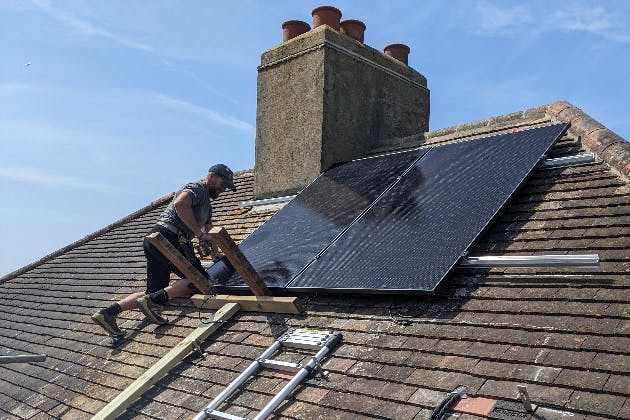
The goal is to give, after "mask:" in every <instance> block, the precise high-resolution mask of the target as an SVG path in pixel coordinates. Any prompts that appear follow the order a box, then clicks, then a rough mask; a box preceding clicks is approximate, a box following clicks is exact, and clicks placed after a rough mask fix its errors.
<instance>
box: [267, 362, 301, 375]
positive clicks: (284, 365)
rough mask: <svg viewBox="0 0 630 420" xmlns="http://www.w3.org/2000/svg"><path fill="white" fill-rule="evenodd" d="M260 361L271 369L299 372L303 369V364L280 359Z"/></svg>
mask: <svg viewBox="0 0 630 420" xmlns="http://www.w3.org/2000/svg"><path fill="white" fill-rule="evenodd" d="M258 363H260V364H261V366H264V367H266V368H269V369H278V370H288V371H290V372H298V371H299V370H300V369H302V365H301V364H298V363H290V362H282V361H280V360H271V359H260V360H259V361H258Z"/></svg>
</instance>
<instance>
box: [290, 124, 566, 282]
mask: <svg viewBox="0 0 630 420" xmlns="http://www.w3.org/2000/svg"><path fill="white" fill-rule="evenodd" d="M567 127H568V124H556V125H550V126H546V127H539V128H533V129H529V130H522V131H519V132H515V133H506V134H502V135H497V136H492V137H488V138H484V139H478V140H469V141H465V142H459V143H452V144H447V145H443V146H436V147H434V148H432V149H431V150H430V151H429V152H428V153H427V154H425V155H424V156H423V157H422V158H421V159H420V160H418V161H416V163H415V164H414V166H417V167H419V168H425V169H426V168H427V166H428V165H431V161H432V157H435V156H436V155H440V154H442V155H444V154H448V153H449V149H451V151H452V149H458V148H463V149H471V148H472V149H474V148H475V147H477V148H479V146H482V143H478V142H485V145H486V146H488V147H490V148H492V147H498V146H499V145H500V143H501V141H502V140H503V141H504V142H510V141H513V142H516V143H514V144H513V146H514V147H523V148H525V147H526V148H527V149H529V150H525V152H531V156H529V157H530V160H528V162H527V163H525V164H524V166H523V169H522V170H523V172H524V174H523V175H522V176H520V175H519V178H520V179H519V180H518V181H515V182H514V183H513V185H514V186H513V187H510V188H509V189H510V190H511V191H510V192H509V193H507V194H504V195H503V197H504V198H503V199H502V200H498V203H497V205H496V206H495V207H493V208H494V211H493V212H492V215H491V216H489V217H486V218H485V219H484V221H482V222H483V223H479V225H481V227H480V228H479V229H475V231H477V233H476V234H475V235H472V238H471V239H469V240H467V241H466V246H465V247H464V249H463V250H461V252H458V253H457V257H456V258H453V259H452V262H451V263H448V264H447V266H448V267H447V269H445V270H443V275H441V277H440V278H439V280H437V281H434V282H433V284H432V285H431V286H427V287H424V288H419V287H383V285H382V283H381V285H380V286H378V285H377V286H374V283H373V284H372V287H370V286H368V285H367V283H368V282H367V281H363V284H361V286H357V287H348V286H346V287H339V286H336V287H333V285H332V284H331V283H333V282H337V283H338V284H339V283H341V284H345V285H348V284H352V283H351V282H348V281H347V278H348V277H350V276H352V275H357V276H358V277H359V278H361V279H365V277H366V275H367V274H369V273H366V272H365V271H361V270H362V269H364V268H365V267H366V266H368V265H369V262H368V261H367V260H366V259H365V258H359V259H360V260H361V264H357V265H356V266H355V268H354V269H353V272H348V271H347V270H345V271H343V270H342V269H341V268H340V267H334V266H331V265H329V266H327V267H324V268H322V265H324V263H325V262H326V261H329V260H330V254H334V255H335V256H336V257H337V259H339V258H340V256H341V257H343V256H344V255H345V254H352V256H353V258H356V255H357V254H358V252H357V251H356V249H353V247H351V246H350V244H352V242H353V240H352V239H353V230H352V229H347V230H346V231H344V235H343V236H341V237H340V238H337V240H336V242H335V243H332V244H331V245H329V246H328V247H326V252H325V253H323V255H321V256H320V257H319V258H318V259H317V260H316V261H315V262H313V263H312V264H310V265H309V266H308V267H307V268H306V269H305V270H302V271H301V272H300V273H299V274H298V275H297V276H296V277H294V278H293V280H292V281H291V282H290V283H288V284H287V289H288V290H292V291H312V290H314V289H317V290H326V291H334V292H361V293H418V294H422V293H431V292H433V291H435V289H436V287H437V286H438V285H439V284H440V283H441V282H442V281H443V280H444V279H445V278H446V277H447V276H448V275H449V273H450V272H451V271H452V270H453V268H454V267H455V266H456V265H457V264H458V263H459V261H460V260H461V258H462V257H464V256H465V252H467V250H468V249H469V248H470V247H471V246H472V245H473V244H474V243H475V242H476V241H477V240H478V239H479V238H480V236H481V235H482V234H483V233H484V232H485V231H486V229H487V228H488V226H490V225H491V224H492V222H493V221H494V219H495V218H496V216H497V215H498V214H499V213H500V211H501V210H502V209H503V208H504V207H505V205H506V203H507V202H508V201H509V199H510V198H511V197H512V196H513V195H514V193H515V192H516V191H517V190H518V188H519V187H520V186H521V185H522V184H523V183H524V182H525V179H526V178H527V176H528V175H529V174H531V172H532V170H533V169H534V168H535V167H536V165H537V164H538V163H539V161H540V159H541V158H542V157H544V156H545V154H546V153H547V152H548V150H549V148H550V147H551V146H552V145H553V144H554V143H555V142H556V141H557V139H558V138H560V136H561V135H562V134H563V133H564V132H565V131H566V129H567ZM543 135H544V138H543V139H542V140H540V139H538V140H537V139H536V138H531V137H541V136H543ZM519 139H520V143H521V144H519ZM537 141H538V142H539V143H540V144H536V142H537ZM510 146H512V144H510ZM534 146H537V147H538V149H537V150H536V151H532V150H531V149H532V147H534ZM479 151H481V150H478V151H477V152H479ZM513 156H514V158H516V157H518V156H516V154H515V155H513ZM503 157H505V158H506V159H509V157H510V155H509V154H505V155H504V156H503ZM490 163H491V162H490ZM511 164H512V163H511V162H510V163H506V166H508V167H509V165H511ZM434 166H436V168H437V170H438V171H439V170H440V169H441V168H440V167H439V166H440V164H439V162H438V164H436V165H434ZM442 169H443V168H442ZM407 173H409V171H408V172H407ZM451 174H452V172H451V173H449V172H448V171H447V172H446V174H445V175H446V176H449V175H451ZM500 175H502V174H501V173H499V174H497V176H500ZM403 181H404V179H402V180H399V184H400V183H403ZM440 181H442V179H437V181H436V182H438V183H439V182H440ZM390 190H391V189H390ZM435 193H436V194H440V193H441V191H440V190H436V191H435ZM386 198H387V197H386V196H384V197H381V200H386ZM426 198H427V199H431V198H433V196H427V197H426ZM484 203H485V202H484ZM372 208H374V205H373V206H372ZM442 210H444V208H442ZM384 214H386V212H385V213H384ZM362 217H369V212H367V213H365V214H364V215H363V216H362ZM384 217H387V216H384ZM356 223H357V224H359V225H360V224H361V223H362V220H358V221H357V222H356ZM360 228H361V227H360V226H359V227H356V226H355V227H354V229H360ZM363 229H365V227H363ZM355 236H357V235H355ZM435 239H436V238H435V237H434V238H433V240H435ZM377 243H378V241H377ZM355 245H356V244H355ZM380 245H381V246H384V245H385V244H382V243H381V244H380ZM365 247H369V246H365ZM372 249H373V250H376V251H378V250H379V249H380V248H378V247H377V245H375V244H372ZM344 253H345V254H344ZM375 253H376V252H375ZM410 257H411V255H410V254H409V252H407V253H406V254H405V257H404V259H405V260H407V259H410ZM381 263H382V264H383V262H381ZM445 266H446V265H445ZM340 271H343V274H339V272H340ZM386 271H387V272H388V273H391V272H395V271H396V267H393V266H391V265H390V266H388V267H387V269H386ZM325 272H328V273H333V275H332V276H331V275H330V274H329V276H328V277H327V278H326V279H322V277H323V274H325ZM357 272H358V273H357ZM318 276H319V277H318ZM344 276H345V277H344ZM340 277H344V278H343V279H341V280H340V279H339V278H340ZM315 278H318V279H321V280H319V281H318V282H317V284H316V285H315V284H313V281H314V280H313V279H315ZM335 279H336V280H335Z"/></svg>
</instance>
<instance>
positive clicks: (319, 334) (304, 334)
mask: <svg viewBox="0 0 630 420" xmlns="http://www.w3.org/2000/svg"><path fill="white" fill-rule="evenodd" d="M330 334H332V331H322V332H315V331H308V330H295V331H293V332H292V333H290V334H287V335H288V336H290V337H319V338H322V337H328V336H329V335H330Z"/></svg>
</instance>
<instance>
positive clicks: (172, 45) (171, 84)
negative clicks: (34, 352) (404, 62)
mask: <svg viewBox="0 0 630 420" xmlns="http://www.w3.org/2000/svg"><path fill="white" fill-rule="evenodd" d="M321 4H324V3H321V2H320V1H317V2H311V1H295V0H292V1H289V0H287V1H273V0H268V1H254V0H233V1H231V2H220V1H202V0H184V1H175V0H171V1H160V0H151V1H127V0H125V1H123V0H91V1H84V0H81V1H78V0H77V1H74V0H64V1H48V0H20V1H17V0H2V1H0V53H1V55H0V57H1V60H0V194H1V196H2V200H1V201H0V220H1V221H2V222H0V237H1V238H2V241H0V247H1V248H0V275H2V274H6V273H8V272H11V271H13V270H15V269H17V268H20V267H22V266H24V265H26V264H28V263H30V262H32V261H34V260H37V259H39V258H41V257H42V256H44V255H46V254H48V253H50V252H52V251H54V250H56V249H59V248H61V247H63V246H65V245H67V244H69V243H71V242H73V241H75V240H78V239H80V238H82V237H83V236H85V235H87V234H89V233H91V232H93V231H95V230H98V229H100V228H102V227H104V226H106V225H108V224H110V223H112V222H114V221H115V220H117V219H119V218H121V217H124V216H126V215H127V214H129V213H131V212H133V211H135V210H137V209H139V208H141V207H144V206H145V205H147V204H148V203H150V202H151V201H152V200H154V199H156V198H158V197H161V196H163V195H164V194H167V193H169V192H171V191H174V190H176V189H177V188H178V187H179V186H180V185H182V184H183V183H185V182H187V181H190V180H193V179H198V178H200V177H202V176H203V175H204V174H205V172H206V171H207V169H208V167H209V165H210V164H212V163H215V162H219V161H220V162H225V163H227V164H228V165H230V166H231V167H232V169H234V170H240V169H249V168H252V167H253V165H254V142H255V128H254V125H255V116H256V66H257V65H258V64H259V63H260V54H261V53H262V52H263V51H265V50H266V49H268V48H271V47H273V46H275V45H277V44H279V43H280V41H281V39H282V31H281V24H282V22H283V21H285V20H290V19H300V20H305V21H307V22H309V23H310V22H311V16H310V11H311V9H312V8H313V7H315V6H319V5H321ZM329 4H332V5H334V6H336V7H338V8H339V9H341V10H342V12H343V18H344V19H346V18H348V19H350V18H354V19H360V20H362V21H363V22H365V23H366V25H367V30H366V33H365V42H366V44H368V45H370V46H372V47H374V48H377V49H382V48H383V46H385V45H387V44H390V43H405V44H407V45H409V46H410V47H411V54H410V56H409V64H410V66H412V67H413V68H415V69H416V70H418V71H420V72H421V73H422V74H423V75H425V76H426V77H427V79H428V87H429V89H430V90H431V121H430V126H431V129H437V128H442V127H448V126H451V125H456V124H460V123H464V122H468V121H473V120H477V119H482V118H487V117H491V116H496V115H501V114H506V113H510V112H514V111H518V110H521V109H525V108H530V107H534V106H538V105H543V104H547V103H550V102H553V101H556V100H560V99H564V100H568V101H570V102H571V103H573V104H574V105H576V106H578V107H580V108H582V109H583V110H584V111H585V112H586V113H588V114H589V115H591V116H592V117H594V118H595V119H597V120H598V121H600V122H601V123H603V124H605V125H606V126H607V127H608V128H610V129H612V130H613V131H615V132H617V133H618V134H620V135H621V136H622V137H624V138H626V139H630V113H629V112H628V98H630V82H629V76H628V75H630V25H628V22H630V2H628V1H623V0H620V1H556V2H548V1H472V0H471V1H449V2H446V1H431V0H423V1H421V2H417V1H365V0H363V1H359V0H352V1H350V0H348V1H336V2H333V3H329Z"/></svg>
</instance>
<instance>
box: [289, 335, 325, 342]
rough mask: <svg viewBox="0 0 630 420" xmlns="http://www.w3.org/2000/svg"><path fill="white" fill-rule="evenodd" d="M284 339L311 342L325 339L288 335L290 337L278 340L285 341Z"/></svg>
mask: <svg viewBox="0 0 630 420" xmlns="http://www.w3.org/2000/svg"><path fill="white" fill-rule="evenodd" d="M286 340H294V341H309V342H312V343H323V342H325V341H326V337H303V336H290V337H284V338H283V339H282V340H280V341H286Z"/></svg>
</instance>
